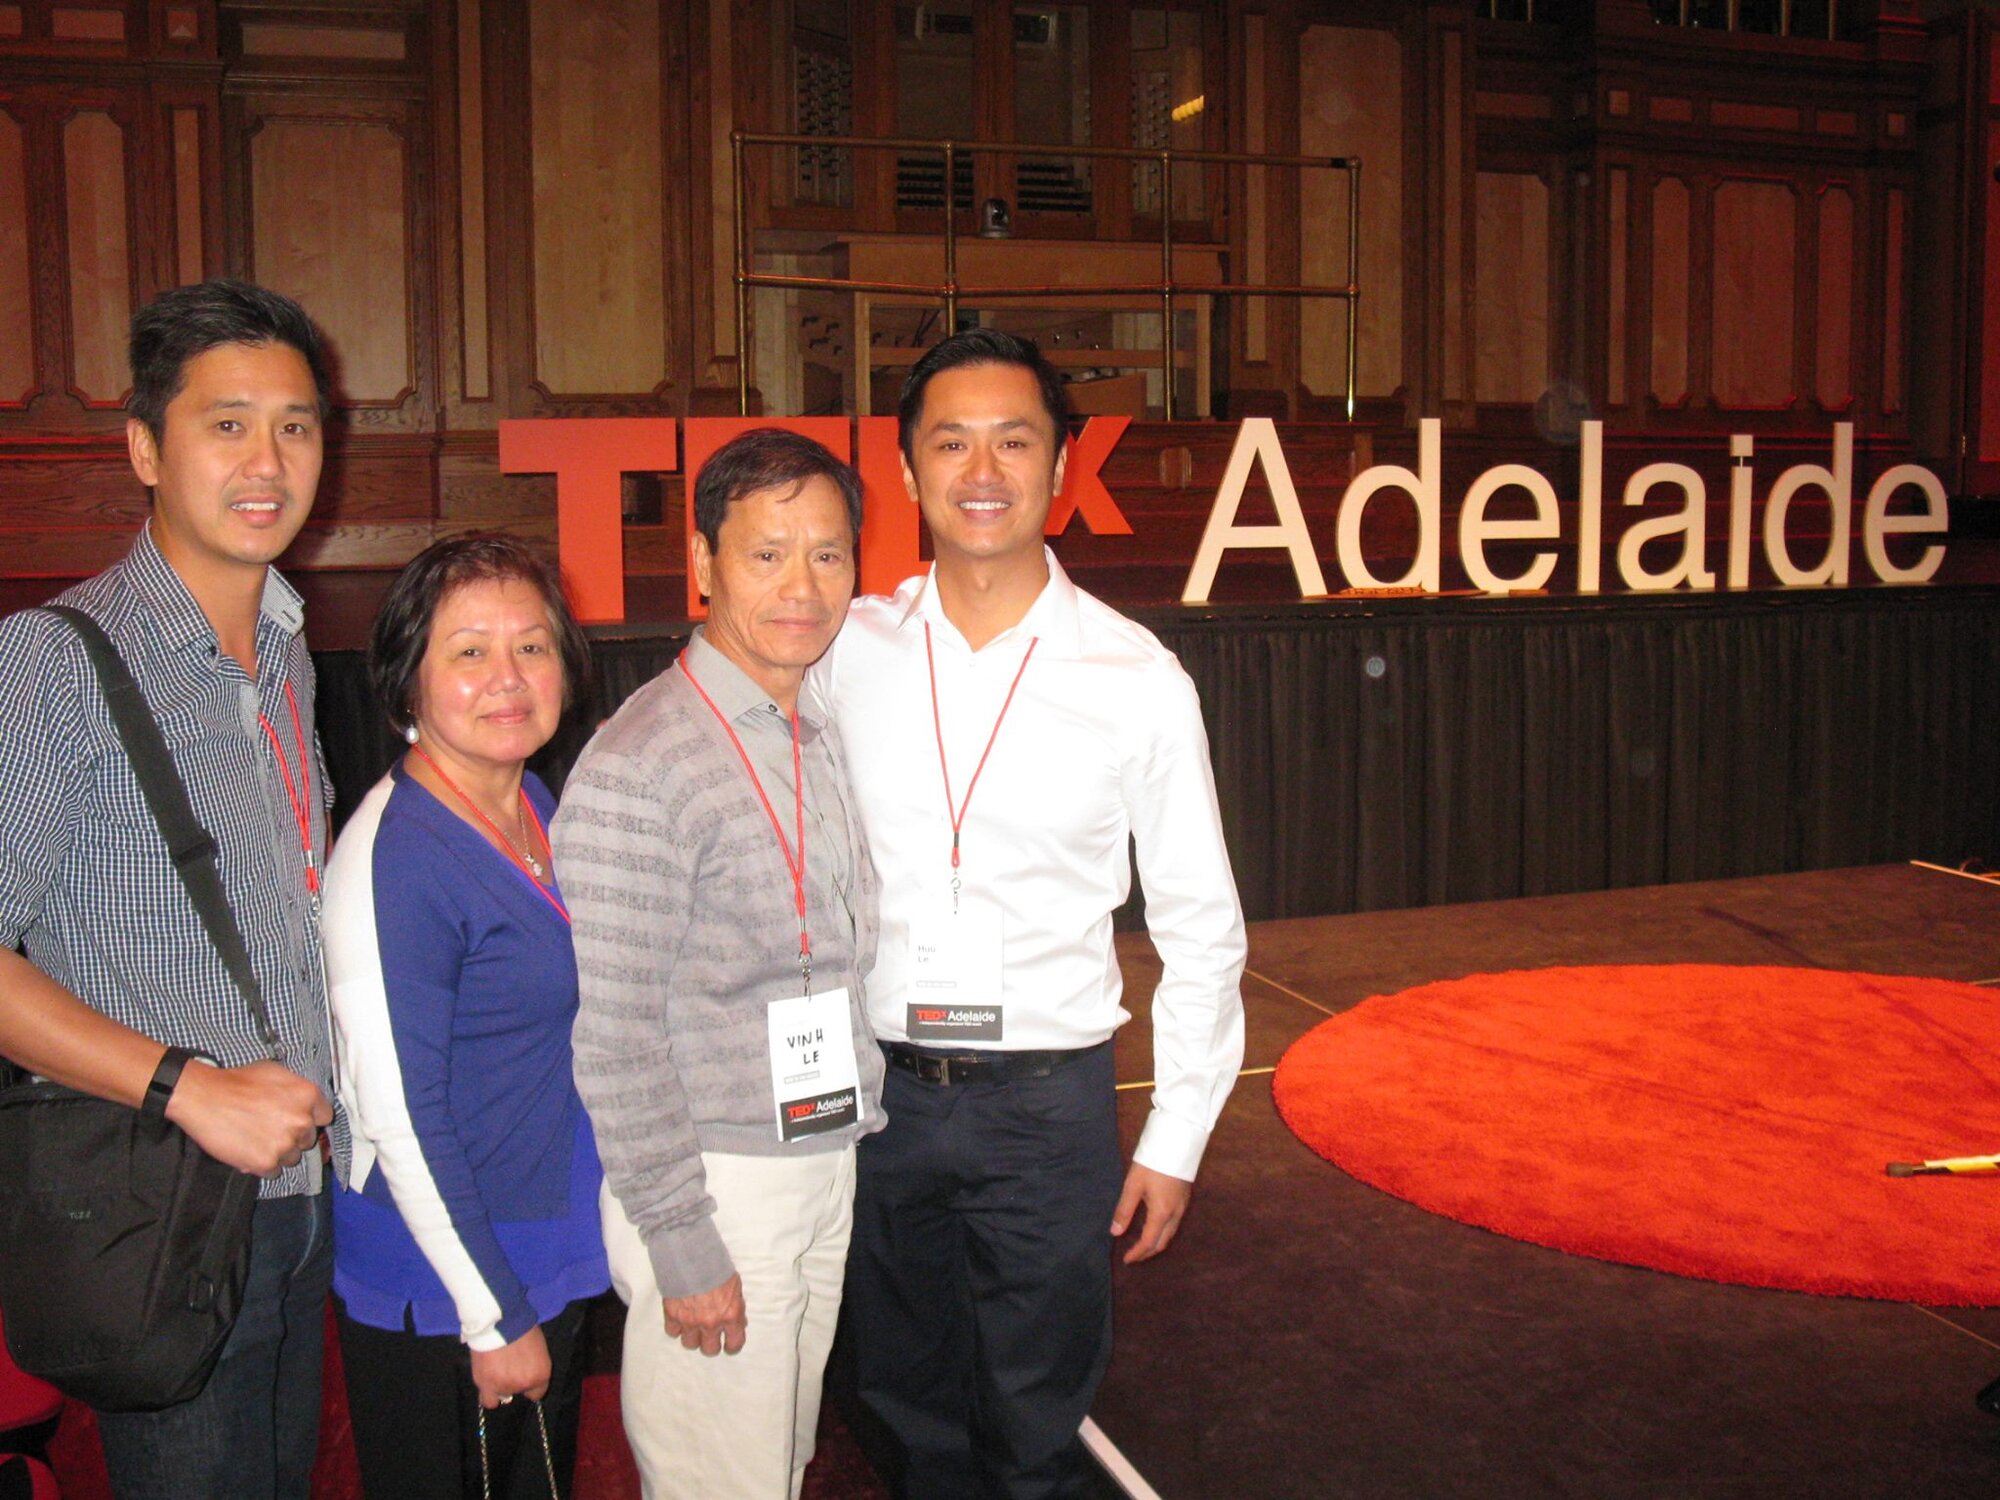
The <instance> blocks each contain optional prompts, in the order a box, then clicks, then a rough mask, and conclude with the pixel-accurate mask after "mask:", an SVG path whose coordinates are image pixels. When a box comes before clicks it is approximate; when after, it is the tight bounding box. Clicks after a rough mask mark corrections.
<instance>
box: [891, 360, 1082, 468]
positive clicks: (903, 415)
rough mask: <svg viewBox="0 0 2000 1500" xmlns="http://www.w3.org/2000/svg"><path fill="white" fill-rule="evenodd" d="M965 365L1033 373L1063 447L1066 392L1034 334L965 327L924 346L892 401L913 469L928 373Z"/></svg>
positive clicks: (1066, 424) (1057, 442)
mask: <svg viewBox="0 0 2000 1500" xmlns="http://www.w3.org/2000/svg"><path fill="white" fill-rule="evenodd" d="M966 365H1015V366H1017V367H1019V368H1020V369H1023V370H1026V371H1028V372H1029V373H1030V374H1032V375H1033V376H1034V377H1035V385H1036V388H1037V389H1038V390H1039V391H1040V392H1041V397H1042V410H1043V411H1045V412H1047V413H1048V414H1049V425H1050V426H1051V427H1053V428H1054V429H1055V434H1054V437H1055V451H1056V452H1057V453H1061V452H1062V447H1063V441H1064V439H1066V438H1067V437H1068V436H1069V393H1068V391H1067V390H1065V389H1064V387H1063V378H1062V376H1061V375H1059V374H1057V373H1056V368H1055V366H1054V365H1052V364H1050V363H1049V362H1048V361H1047V360H1046V359H1043V358H1042V351H1041V348H1040V346H1038V345H1037V344H1036V343H1035V341H1034V340H1033V339H1024V338H1019V337H1017V336H1015V335H1014V334H1011V333H1002V332H1000V331H999V330H998V329H996V328H968V329H966V330H965V331H964V332H962V333H955V334H953V335H952V336H951V337H950V338H948V339H946V340H944V341H943V342H942V343H938V344H933V345H932V346H931V347H930V348H929V349H927V350H925V351H924V356H923V358H922V359H920V360H918V361H917V362H916V363H915V364H914V365H912V366H910V374H909V378H908V379H906V380H905V381H904V382H903V397H902V399H901V400H900V401H898V402H897V403H896V441H897V442H899V443H900V444H902V448H903V457H904V459H905V460H906V461H908V463H909V465H910V467H911V468H912V469H915V468H916V449H915V444H916V441H917V424H918V423H919V422H921V421H923V419H924V391H925V389H926V388H927V387H928V386H929V385H930V383H931V377H932V376H934V375H938V374H941V373H942V372H943V371H946V370H957V369H961V368H963V367H964V366H966Z"/></svg>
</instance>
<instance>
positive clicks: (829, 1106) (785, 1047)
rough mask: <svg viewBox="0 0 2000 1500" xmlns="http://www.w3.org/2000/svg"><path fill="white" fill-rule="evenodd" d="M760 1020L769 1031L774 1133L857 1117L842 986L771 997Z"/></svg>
mask: <svg viewBox="0 0 2000 1500" xmlns="http://www.w3.org/2000/svg"><path fill="white" fill-rule="evenodd" d="M765 1021H766V1024H767V1025H768V1026H769V1028H770V1033H771V1096H772V1098H774V1099H776V1100H777V1101H778V1139H779V1140H781V1141H796V1140H799V1139H801V1138H802V1137H805V1136H809V1135H824V1134H826V1132H828V1131H830V1130H841V1129H844V1128H845V1127H847V1126H849V1125H853V1124H856V1123H858V1122H859V1121H860V1119H861V1078H860V1075H859V1073H858V1072H857V1071H856V1069H855V1066H854V1027H853V1025H852V1023H851V1022H850V1021H849V1020H848V1016H847V991H846V990H845V989H838V990H827V991H825V992H824V993H822V994H817V995H800V996H798V997H797V998H796V999H792V1000H773V1001H772V1002H771V1004H770V1006H769V1007H768V1009H767V1010H766V1011H765Z"/></svg>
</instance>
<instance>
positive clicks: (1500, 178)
mask: <svg viewBox="0 0 2000 1500" xmlns="http://www.w3.org/2000/svg"><path fill="white" fill-rule="evenodd" d="M1477 192H1478V238H1477V240H1476V243H1475V246H1474V253H1475V254H1476V255H1477V256H1478V261H1477V265H1478V279H1479V303H1478V307H1477V309H1476V311H1475V318H1476V324H1475V328H1476V335H1477V339H1478V344H1477V357H1476V360H1475V365H1474V369H1475V377H1474V378H1475V399H1477V400H1480V401H1503V402H1516V403H1525V402H1531V401H1534V400H1535V399H1536V398H1537V397H1539V396H1540V395H1541V394H1542V392H1543V391H1545V390H1546V389H1548V384H1549V189H1548V184H1547V183H1545V182H1543V181H1542V179H1541V178H1539V177H1537V176H1535V175H1533V174H1532V173H1527V172H1481V173H1479V174H1478V188H1477Z"/></svg>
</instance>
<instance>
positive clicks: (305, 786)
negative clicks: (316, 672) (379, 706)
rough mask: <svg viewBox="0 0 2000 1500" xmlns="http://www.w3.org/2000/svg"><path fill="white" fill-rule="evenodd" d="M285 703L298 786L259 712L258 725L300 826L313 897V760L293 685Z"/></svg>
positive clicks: (282, 750) (316, 875) (268, 723)
mask: <svg viewBox="0 0 2000 1500" xmlns="http://www.w3.org/2000/svg"><path fill="white" fill-rule="evenodd" d="M285 701H286V702H287V703H289V704H290V705H291V706H292V743H293V744H294V745H296V746H298V750H299V779H298V784H297V785H296V786H294V785H293V784H292V767H291V762H289V761H287V760H286V759H285V747H284V746H283V745H282V744H280V743H279V742H278V731H277V730H275V729H273V728H272V727H271V721H270V720H269V719H267V718H265V717H264V715H263V714H262V712H259V713H258V715H257V722H258V723H259V724H262V725H263V726H264V734H265V736H266V737H267V738H268V739H269V740H270V741H271V753H272V754H273V755H275V756H277V757H278V774H279V775H280V776H282V777H284V778H285V800H286V801H288V802H290V803H291V804H292V816H293V817H294V818H296V819H297V820H298V824H299V849H300V850H301V851H302V852H303V854H304V856H305V862H306V889H307V890H308V891H309V892H311V893H312V894H313V895H315V896H317V895H318V894H319V863H318V861H317V860H315V859H314V858H313V836H312V759H311V753H310V752H309V751H308V750H307V749H306V731H305V726H304V725H303V724H302V723H301V722H300V721H299V699H298V695H297V694H296V693H294V692H293V691H292V685H291V684H290V683H289V682H288V683H286V684H285Z"/></svg>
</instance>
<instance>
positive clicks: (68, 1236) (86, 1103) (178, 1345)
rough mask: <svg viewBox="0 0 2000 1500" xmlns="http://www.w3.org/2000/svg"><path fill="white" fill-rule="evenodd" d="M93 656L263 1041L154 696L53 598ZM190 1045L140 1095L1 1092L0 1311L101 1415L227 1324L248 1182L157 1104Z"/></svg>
mask: <svg viewBox="0 0 2000 1500" xmlns="http://www.w3.org/2000/svg"><path fill="white" fill-rule="evenodd" d="M49 610H50V612H51V613H53V614H58V615H61V616H62V617H63V618H65V619H66V620H68V621H69V623H70V624H71V626H72V627H74V629H75V630H76V632H77V634H78V635H79V636H80V637H81V638H82V640H83V643H84V645H85V647H86V648H87V649H88V650H89V652H90V659H91V665H92V666H93V667H94V668H95V669H96V671H97V676H98V682H99V684H100V686H101V687H102V688H103V691H104V696H105V700H106V702H107V703H108V704H109V706H110V709H111V715H112V718H113V720H114V721H115V722H116V723H117V725H118V735H119V738H120V740H122V741H123V743H124V746H125V752H126V754H127V756H128V757H129V758H130V760H131V763H132V769H133V772H134V774H135V775H136V776H137V777H138V779H139V784H140V787H141V789H142V790H143V791H144V792H145V796H146V805H147V807H148V809H149V810H150V811H151V812H152V814H153V818H154V821H155V822H156V823H158V824H159V827H160V834H161V837H162V838H164V839H165V840H166V844H167V848H168V849H169V850H170V851H171V852H172V854H173V859H174V868H175V869H176V871H178V872H179V874H180V877H181V882H182V884H183V885H185V886H186V887H187V892H188V896H189V899H191V900H192V901H193V902H194V906H195V910H196V911H197V912H199V913H200V915H201V920H202V926H203V928H204V929H205V930H206V931H207V933H208V936H209V940H210V941H211V942H212V943H214V944H215V947H216V950H217V952H219V953H220V954H221V955H222V960H223V963H224V965H225V966H226V967H227V968H228V970H229V973H230V977H231V978H232V979H234V980H235V982H236V986H237V988H238V989H239V990H240V991H241V992H242V995H243V999H244V1003H245V1004H246V1005H248V1007H249V1009H250V1014H251V1016H252V1018H253V1019H254V1020H255V1022H256V1024H257V1031H258V1034H259V1036H260V1037H261V1038H262V1039H263V1042H264V1045H265V1046H266V1048H267V1049H269V1051H270V1052H271V1054H272V1055H273V1056H276V1055H277V1053H278V1051H279V1049H278V1045H277V1034H276V1032H275V1031H274V1030H273V1028H272V1026H271V1020H270V1016H269V1014H268V1013H267V1011H266V1010H265V1007H264V1000H263V996H262V995H261V994H260V993H259V992H258V989H257V981H256V977H255V975H254V973H253V972H252V970H251V968H250V958H249V954H248V951H247V950H246V949H245V947H244V944H243V935H242V932H241V930H240V929H239V928H238V927H237V925H236V918H235V915H234V914H233V913H232V912H231V911H230V909H229V901H228V897H227V896H226V895H225V894H224V893H223V889H222V880H221V877H220V876H219V875H218V874H217V873H216V868H215V841H214V840H213V839H211V838H210V837H209V835H208V833H207V832H206V830H204V829H203V828H202V827H201V825H200V824H199V823H198V822H196V821H195V816H194V811H193V809H192V808H191V807H190V806H189V805H188V799H187V790H186V788H185V787H184V786H183V785H182V784H181V780H180V777H179V775H178V774H177V773H176V772H175V770H174V763H173V759H172V757H171V756H170V755H169V754H168V752H167V747H166V742H165V740H164V739H163V738H162V737H161V735H160V729H159V726H158V725H157V724H156V723H154V722H153V717H152V714H151V712H150V711H149V710H148V709H147V707H146V700H145V697H144V695H143V694H142V693H140V691H139V689H138V686H137V684H135V683H134V682H133V681H132V676H131V673H130V672H129V671H127V670H126V667H125V664H124V662H123V661H122V660H121V659H120V658H119V656H118V652H117V648H116V647H114V646H113V645H112V644H111V642H110V640H109V639H107V638H106V636H105V634H104V632H103V630H102V629H100V628H99V626H98V624H97V622H96V621H95V620H93V619H91V618H90V616H88V615H86V614H84V613H83V612H82V611H80V610H74V609H70V608H68V607H67V606H62V605H52V606H49ZM189 1056H190V1054H189V1053H187V1052H186V1051H184V1050H182V1049H181V1048H178V1047H174V1048H169V1049H168V1052H167V1056H166V1058H165V1059H164V1060H162V1062H161V1064H160V1067H159V1070H158V1071H157V1072H156V1073H155V1074H154V1075H153V1082H152V1085H151V1086H150V1087H149V1088H148V1089H147V1093H146V1101H145V1103H144V1105H143V1106H141V1107H140V1108H139V1109H136V1110H135V1109H130V1108H127V1107H126V1106H125V1105H122V1104H117V1103H113V1102H112V1101H110V1100H108V1099H99V1098H96V1097H94V1096H92V1095H88V1094H81V1093H78V1092H76V1091H75V1090H73V1089H67V1088H64V1087H62V1086H61V1085H59V1084H54V1083H17V1084H15V1085H14V1086H12V1087H10V1088H4V1089H0V1184H4V1187H0V1310H4V1313H5V1323H6V1335H7V1348H8V1350H9V1352H10V1353H11V1354H12V1355H13V1356H14V1360H15V1363H17V1364H18V1365H20V1367H21V1368H22V1369H24V1370H26V1371H27V1372H28V1373H29V1374H31V1375H39V1376H40V1377H41V1378H42V1379H44V1380H46V1381H48V1382H49V1383H50V1384H51V1385H53V1386H55V1387H56V1388H57V1389H59V1390H61V1391H62V1392H63V1393H64V1394H65V1395H68V1396H72V1397H74V1398H75V1399H77V1400H79V1401H82V1402H85V1403H86V1404H88V1405H90V1406H94V1407H97V1408H99V1409H100V1410H104V1411H151V1410H155V1409H157V1408H160V1407H163V1406H173V1405H176V1404H177V1403H179V1402H182V1401H186V1400H189V1399H191V1398H193V1397H194V1396H197V1395H199V1394H200V1393H201V1391H202V1388H203V1387H204V1386H206V1385H207V1384H208V1377H209V1372H210V1371H211V1370H213V1369H214V1367H215V1361H216V1358H217V1356H218V1355H220V1354H221V1352H222V1345H223V1342H224V1341H225V1340H226V1339H227V1338H228V1337H229V1330H230V1329H231V1328H232V1327H233V1326H234V1325H235V1322H236V1313H237V1309H238V1308H239V1306H240V1305H241V1303H242V1298H243V1284H244V1280H245V1278H246V1276H247V1275H248V1272H249V1263H250V1217H251V1213H252V1212H253V1210H254V1209H255V1208H256V1206H257V1179H256V1178H254V1177H251V1176H250V1175H248V1174H247V1173H244V1172H239V1171H237V1170H236V1169H235V1168H234V1167H230V1166H225V1165H224V1164H223V1163H222V1162H219V1161H217V1160H216V1159H215V1158H214V1157H212V1156H210V1155H209V1154H208V1153H207V1152H205V1151H203V1150H202V1149H201V1147H199V1146H197V1145H196V1144H195V1143H194V1141H192V1140H191V1139H189V1137H188V1136H187V1135H186V1133H185V1132H183V1131H182V1130H181V1129H180V1127H179V1126H177V1125H174V1124H172V1123H170V1122H169V1121H168V1120H167V1118H166V1106H167V1100H168V1098H169V1097H170V1096H171V1095H172V1093H173V1089H174V1084H175V1083H176V1082H177V1081H178V1079H179V1077H180V1070H181V1068H182V1066H183V1065H184V1064H185V1063H186V1062H187V1060H188V1058H189Z"/></svg>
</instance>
